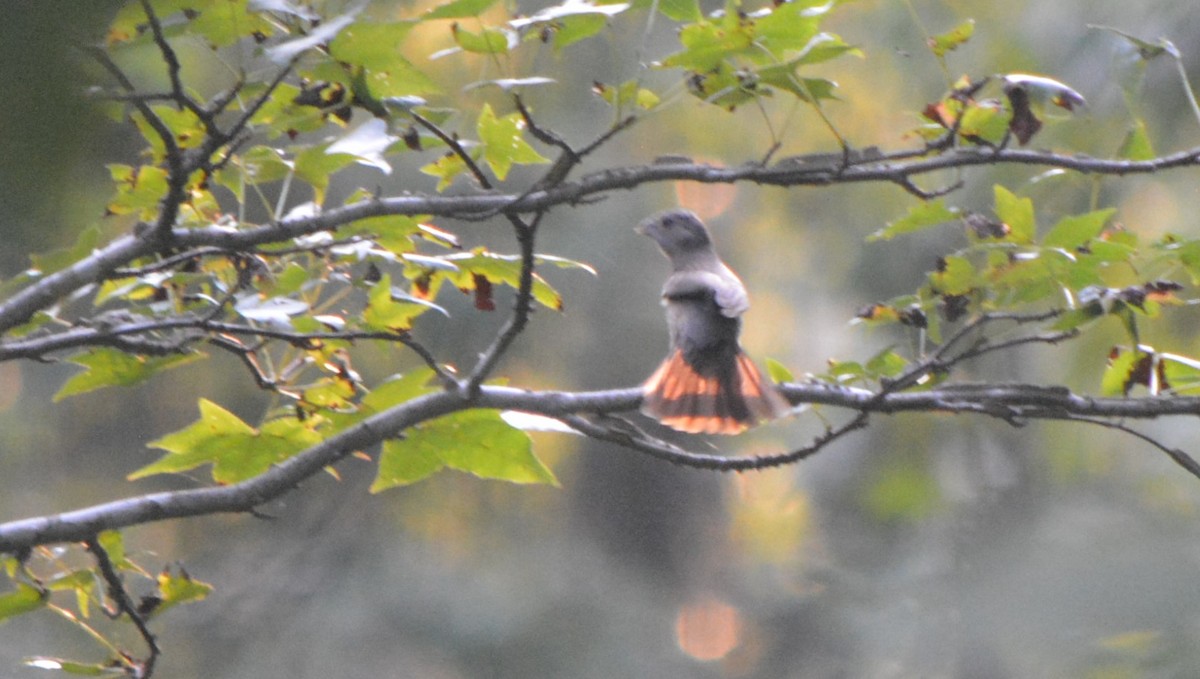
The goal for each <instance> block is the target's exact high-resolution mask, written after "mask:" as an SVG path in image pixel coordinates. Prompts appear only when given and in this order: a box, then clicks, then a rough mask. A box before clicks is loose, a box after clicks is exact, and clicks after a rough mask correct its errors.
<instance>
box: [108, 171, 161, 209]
mask: <svg viewBox="0 0 1200 679" xmlns="http://www.w3.org/2000/svg"><path fill="white" fill-rule="evenodd" d="M108 168H109V172H110V174H111V175H112V178H113V181H114V182H115V183H116V185H117V193H116V195H115V196H113V199H112V201H111V202H110V203H109V204H108V211H109V212H111V213H112V214H115V215H127V214H131V213H134V214H137V215H138V218H139V219H142V220H150V219H153V218H154V215H155V214H156V213H157V212H158V203H159V201H160V200H162V197H163V196H164V195H166V193H167V171H166V170H164V169H163V168H161V167H154V166H150V165H143V166H141V167H138V168H132V167H130V166H128V165H118V164H113V165H109V166H108Z"/></svg>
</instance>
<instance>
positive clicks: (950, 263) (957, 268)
mask: <svg viewBox="0 0 1200 679" xmlns="http://www.w3.org/2000/svg"><path fill="white" fill-rule="evenodd" d="M929 283H930V285H932V286H933V289H934V290H935V291H936V292H938V293H939V294H943V295H963V294H966V293H968V292H970V291H971V290H972V289H973V288H974V287H975V285H976V276H975V267H974V266H972V265H971V262H970V260H968V259H967V258H966V257H959V256H955V255H952V256H949V257H943V258H942V259H941V260H939V261H938V270H937V271H934V272H932V273H930V274H929Z"/></svg>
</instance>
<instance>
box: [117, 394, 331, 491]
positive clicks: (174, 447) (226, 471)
mask: <svg viewBox="0 0 1200 679" xmlns="http://www.w3.org/2000/svg"><path fill="white" fill-rule="evenodd" d="M320 441H321V436H320V435H319V434H317V433H316V432H315V431H313V430H312V429H311V428H309V427H308V426H306V424H305V423H304V422H301V421H299V420H297V419H294V418H290V417H289V418H278V419H274V420H270V421H268V422H267V423H266V424H264V425H263V426H262V428H261V429H255V428H254V427H251V426H250V425H248V424H246V423H245V422H243V421H242V420H241V419H239V418H238V417H237V416H236V415H234V414H233V413H231V412H229V411H228V410H225V409H224V408H222V407H221V406H219V405H217V404H216V403H213V402H212V401H209V400H208V399H200V419H199V420H198V421H197V422H195V423H194V424H192V425H190V426H188V427H186V428H184V429H181V430H179V431H177V432H175V433H173V434H168V435H167V436H164V437H162V438H160V439H158V440H157V441H153V442H151V443H149V444H148V445H149V446H150V447H151V448H159V449H162V450H165V451H167V452H168V454H167V455H165V456H163V457H162V458H160V459H159V460H158V461H157V462H154V463H153V464H150V465H147V466H145V467H142V468H141V469H139V470H137V471H135V472H133V473H132V474H130V475H129V479H130V480H131V481H132V480H136V479H140V478H144V477H146V476H151V475H153V474H169V473H177V472H184V471H189V470H191V469H195V468H196V467H199V466H201V465H205V464H211V465H212V476H213V480H214V481H216V482H217V483H236V482H238V481H243V480H245V479H248V478H251V477H253V476H257V475H258V474H261V473H263V472H265V471H267V470H268V469H270V468H271V465H274V464H278V463H279V462H282V461H284V460H286V459H287V458H289V457H291V456H292V455H295V454H296V453H298V452H300V451H301V450H304V449H305V448H309V447H311V446H314V445H316V444H317V443H320Z"/></svg>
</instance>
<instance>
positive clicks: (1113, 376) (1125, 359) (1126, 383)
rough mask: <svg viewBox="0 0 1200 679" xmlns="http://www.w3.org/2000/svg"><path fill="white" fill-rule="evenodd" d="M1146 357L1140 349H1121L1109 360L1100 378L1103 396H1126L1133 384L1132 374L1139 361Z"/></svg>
mask: <svg viewBox="0 0 1200 679" xmlns="http://www.w3.org/2000/svg"><path fill="white" fill-rule="evenodd" d="M1145 357H1146V354H1144V353H1142V352H1140V351H1120V353H1118V354H1117V356H1116V357H1115V358H1112V359H1110V360H1109V362H1108V367H1106V368H1105V369H1104V375H1103V376H1102V377H1101V378H1100V394H1101V395H1103V396H1124V395H1125V394H1128V393H1129V389H1130V388H1131V387H1132V386H1133V381H1132V375H1133V371H1134V369H1135V368H1137V365H1138V363H1139V362H1140V361H1141V360H1142V359H1143V358H1145Z"/></svg>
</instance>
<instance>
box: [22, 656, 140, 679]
mask: <svg viewBox="0 0 1200 679" xmlns="http://www.w3.org/2000/svg"><path fill="white" fill-rule="evenodd" d="M23 662H24V664H25V665H26V666H28V667H34V668H37V669H40V670H56V671H58V672H63V673H66V674H73V675H75V676H77V677H128V676H129V671H128V668H127V667H124V666H122V665H120V664H113V663H81V662H75V661H73V660H65V659H63V658H49V657H46V656H41V655H37V656H33V657H31V658H26V659H25V660H24V661H23Z"/></svg>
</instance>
